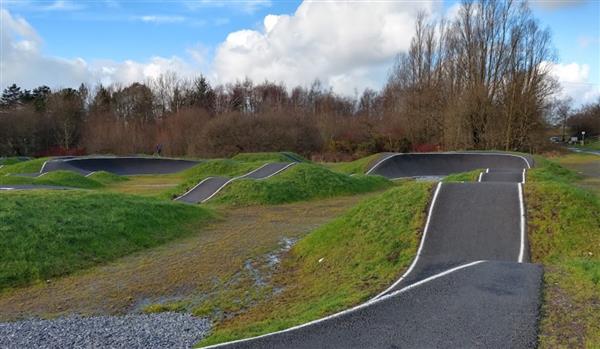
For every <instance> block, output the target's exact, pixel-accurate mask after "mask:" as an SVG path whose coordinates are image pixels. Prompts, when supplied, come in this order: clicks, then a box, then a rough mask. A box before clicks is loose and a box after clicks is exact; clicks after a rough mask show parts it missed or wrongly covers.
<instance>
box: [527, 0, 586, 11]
mask: <svg viewBox="0 0 600 349" xmlns="http://www.w3.org/2000/svg"><path fill="white" fill-rule="evenodd" d="M585 2H586V0H533V1H531V3H532V4H533V5H534V6H537V7H540V8H543V9H546V10H559V9H561V8H565V7H573V6H578V5H583V4H585Z"/></svg>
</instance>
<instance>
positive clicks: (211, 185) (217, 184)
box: [175, 162, 293, 204]
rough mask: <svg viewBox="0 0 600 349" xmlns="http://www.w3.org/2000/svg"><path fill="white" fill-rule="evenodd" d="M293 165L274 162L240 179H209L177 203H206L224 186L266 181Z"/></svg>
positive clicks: (177, 199) (182, 196) (181, 197)
mask: <svg viewBox="0 0 600 349" xmlns="http://www.w3.org/2000/svg"><path fill="white" fill-rule="evenodd" d="M292 164H293V163H289V162H274V163H269V164H266V165H264V166H262V167H259V168H257V169H255V170H253V171H250V172H248V173H247V174H245V175H243V176H239V177H235V178H233V179H230V178H226V177H209V178H207V179H205V180H203V181H201V182H200V183H198V184H197V185H196V186H195V187H193V188H192V189H190V190H189V191H187V192H186V193H184V194H183V195H181V196H179V197H177V198H176V199H175V200H176V201H181V202H186V203H189V204H196V203H199V202H204V201H207V200H209V199H210V198H212V197H213V195H215V194H216V192H217V191H219V190H221V189H222V188H223V187H224V186H226V185H227V184H228V183H230V182H231V181H233V180H238V179H244V178H246V179H265V178H268V177H271V176H273V175H275V174H277V173H279V172H281V171H283V170H285V169H286V168H288V167H290V166H292Z"/></svg>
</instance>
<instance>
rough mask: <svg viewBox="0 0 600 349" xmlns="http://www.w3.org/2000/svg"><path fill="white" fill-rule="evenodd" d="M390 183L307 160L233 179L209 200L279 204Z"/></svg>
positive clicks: (350, 192)
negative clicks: (262, 176)
mask: <svg viewBox="0 0 600 349" xmlns="http://www.w3.org/2000/svg"><path fill="white" fill-rule="evenodd" d="M391 185H392V182H390V181H388V180H387V179H385V178H383V177H379V176H352V177H351V176H348V175H344V174H340V173H336V172H333V171H330V170H328V169H326V168H324V167H322V166H319V165H313V164H309V163H300V164H297V165H294V166H292V167H290V168H289V169H287V170H286V171H284V172H281V173H280V174H278V175H277V176H274V177H272V178H269V179H267V180H252V179H247V180H246V179H241V180H238V181H235V182H232V183H231V184H230V185H229V186H227V187H225V189H223V190H222V191H221V193H219V195H217V196H215V198H214V199H213V201H212V202H215V203H225V204H234V205H250V204H267V205H273V204H281V203H286V202H294V201H301V200H309V199H315V198H327V197H333V196H339V195H351V194H358V193H366V192H369V191H374V190H380V189H384V188H387V187H389V186H391Z"/></svg>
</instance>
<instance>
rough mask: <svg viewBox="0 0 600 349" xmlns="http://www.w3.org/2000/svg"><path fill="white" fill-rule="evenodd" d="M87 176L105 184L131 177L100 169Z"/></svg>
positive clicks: (126, 179)
mask: <svg viewBox="0 0 600 349" xmlns="http://www.w3.org/2000/svg"><path fill="white" fill-rule="evenodd" d="M87 178H89V179H92V180H95V181H96V182H99V183H102V184H104V185H107V184H113V183H120V182H126V181H128V180H129V178H127V177H124V176H119V175H116V174H114V173H110V172H106V171H98V172H94V173H92V174H90V175H89V176H87Z"/></svg>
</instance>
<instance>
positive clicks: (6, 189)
mask: <svg viewBox="0 0 600 349" xmlns="http://www.w3.org/2000/svg"><path fill="white" fill-rule="evenodd" d="M0 190H15V188H0Z"/></svg>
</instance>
